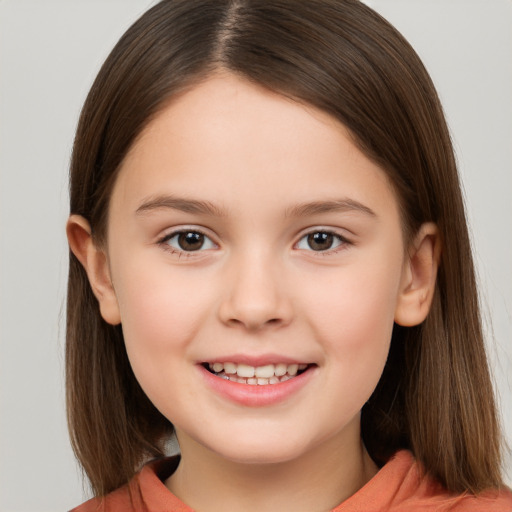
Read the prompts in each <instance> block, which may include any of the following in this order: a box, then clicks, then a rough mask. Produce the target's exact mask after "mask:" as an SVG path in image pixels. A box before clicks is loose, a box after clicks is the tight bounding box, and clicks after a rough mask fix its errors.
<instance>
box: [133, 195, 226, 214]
mask: <svg viewBox="0 0 512 512" xmlns="http://www.w3.org/2000/svg"><path fill="white" fill-rule="evenodd" d="M167 208H170V209H173V210H179V211H182V212H185V213H195V214H203V215H211V216H215V217H225V216H226V215H227V212H226V211H225V210H224V209H222V208H220V207H219V206H217V205H215V204H213V203H210V202H209V201H201V200H197V199H186V198H182V197H174V196H167V195H166V196H155V197H151V198H149V199H147V200H145V201H144V202H143V203H142V204H141V205H140V206H139V207H138V208H137V210H136V211H135V213H136V214H137V215H144V214H145V213H148V212H151V211H154V210H160V209H167Z"/></svg>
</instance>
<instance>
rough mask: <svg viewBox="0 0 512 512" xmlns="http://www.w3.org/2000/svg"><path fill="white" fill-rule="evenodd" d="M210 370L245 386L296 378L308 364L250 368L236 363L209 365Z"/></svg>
mask: <svg viewBox="0 0 512 512" xmlns="http://www.w3.org/2000/svg"><path fill="white" fill-rule="evenodd" d="M208 366H209V368H210V370H211V371H212V372H214V373H216V374H218V375H219V374H220V375H219V376H222V377H223V378H227V379H229V380H232V381H233V382H242V383H244V384H260V385H265V384H277V383H278V382H283V381H284V380H288V379H290V378H291V377H295V375H297V373H298V372H299V371H302V370H305V369H306V368H307V367H308V365H307V364H288V365H287V364H285V363H278V364H267V365H265V366H256V367H255V366H250V365H248V364H242V363H240V364H236V363H229V362H228V363H218V362H216V363H209V364H208Z"/></svg>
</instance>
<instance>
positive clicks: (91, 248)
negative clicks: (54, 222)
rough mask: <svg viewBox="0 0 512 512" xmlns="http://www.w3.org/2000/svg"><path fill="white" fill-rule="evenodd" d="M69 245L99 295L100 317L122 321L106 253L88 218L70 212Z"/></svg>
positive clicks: (108, 320) (113, 323) (95, 292)
mask: <svg viewBox="0 0 512 512" xmlns="http://www.w3.org/2000/svg"><path fill="white" fill-rule="evenodd" d="M66 234H67V237H68V242H69V247H70V249H71V251H72V252H73V254H74V255H75V256H76V258H77V259H78V260H79V261H80V263H81V264H82V266H83V267H84V269H85V271H86V273H87V277H88V278H89V283H90V285H91V288H92V291H93V293H94V295H95V296H96V298H97V299H98V302H99V305H100V312H101V316H102V317H103V319H104V320H105V321H106V322H107V323H109V324H112V325H117V324H120V323H121V314H120V311H119V305H118V303H117V297H116V294H115V290H114V287H113V286H112V281H111V278H110V269H109V266H108V260H107V255H106V254H105V252H104V251H103V250H102V249H100V248H99V247H98V246H97V245H96V244H95V243H94V240H93V238H92V235H91V227H90V225H89V222H88V221H87V220H86V219H85V218H84V217H82V216H80V215H71V216H70V217H69V219H68V222H67V225H66Z"/></svg>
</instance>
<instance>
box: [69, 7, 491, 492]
mask: <svg viewBox="0 0 512 512" xmlns="http://www.w3.org/2000/svg"><path fill="white" fill-rule="evenodd" d="M216 69H225V70H228V71H230V72H232V73H236V74H238V75H239V76H242V77H244V78H246V79H247V80H250V81H253V82H255V83H258V84H260V85H262V86H264V87H266V88H268V89H271V90H273V91H276V92H278V93H280V94H283V95H286V96H288V97H291V98H293V99H295V100H297V101H300V102H302V103H306V104H310V105H313V106H315V107H318V108H320V109H322V110H323V111H325V112H327V113H329V114H330V115H332V116H333V117H334V118H336V119H338V120H339V121H340V122H341V123H343V124H344V125H345V126H346V127H348V129H349V130H350V132H351V133H352V135H353V137H354V140H355V141H356V143H357V144H358V145H359V147H360V148H361V149H362V151H363V152H364V153H365V154H366V155H367V156H368V157H369V158H371V159H373V160H374V161H375V162H377V163H378V164H379V165H380V167H381V168H382V169H383V170H384V171H385V172H386V173H387V174H388V176H389V178H390V181H391V182H392V183H393V185H394V187H395V190H396V192H397V196H398V198H399V202H400V206H401V212H402V222H403V227H404V232H405V234H406V238H407V237H410V236H412V235H413V234H414V233H415V232H416V231H417V229H418V228H419V226H420V225H421V224H422V223H424V222H427V221H432V222H435V223H436V224H437V226H438V228H439V232H440V236H441V239H442V245H443V252H442V256H441V263H440V269H439V273H438V279H437V285H436V291H435V296H434V301H433V304H432V308H431V311H430V313H429V315H428V317H427V319H426V320H425V321H424V322H423V323H422V324H421V325H419V326H417V327H409V328H405V327H399V326H395V329H394V332H393V337H392V342H391V350H390V354H389V357H388V361H387V364H386V367H385V369H384V373H383V375H382V378H381V380H380V382H379V384H378V386H377V389H376V390H375V392H374V393H373V395H372V397H371V398H370V400H369V401H368V403H367V404H365V406H364V408H363V411H362V420H361V422H362V435H363V439H364V442H365V444H366V447H367V449H368V451H369V453H370V455H371V456H372V457H373V459H374V460H375V461H376V462H377V463H378V464H384V463H385V462H386V461H387V460H388V459H389V457H390V456H391V455H392V454H393V453H394V452H396V451H397V450H398V449H401V448H407V449H410V450H411V451H412V452H413V453H414V455H415V457H416V458H417V459H418V460H419V461H420V462H421V463H422V464H423V466H424V467H425V469H426V471H427V472H429V473H430V474H431V475H432V476H433V477H435V478H436V479H438V480H439V481H440V482H441V483H442V484H443V485H444V486H445V487H446V488H447V489H448V490H451V491H458V492H461V491H470V492H475V493H476V492H479V491H481V490H483V489H485V488H489V487H498V486H500V485H501V479H500V432H499V428H498V422H497V418H496V411H495V406H494V398H493V390H492V386H491V383H490V378H489V373H488V366H487V362H486V354H485V350H484V343H483V336H482V329H481V321H480V313H479V306H478V297H477V288H476V284H475V277H474V269H473V261H472V256H471V248H470V242H469V237H468V232H467V226H466V219H465V212H464V204H463V200H462V196H461V191H460V185H459V178H458V174H457V169H456V164H455V160H454V155H453V149H452V145H451V141H450V136H449V133H448V129H447V126H446V122H445V119H444V115H443V112H442V108H441V105H440V102H439V99H438V97H437V94H436V91H435V89H434V86H433V84H432V82H431V80H430V78H429V76H428V74H427V72H426V70H425V68H424V67H423V65H422V63H421V61H420V60H419V58H418V56H417V55H416V53H415V52H414V50H413V49H412V48H411V47H410V45H409V44H408V43H407V42H406V41H405V40H404V38H403V37H402V36H401V35H400V34H399V33H398V32H397V31H396V30H395V29H394V28H393V27H392V26H391V25H390V24H389V23H388V22H386V21H385V20H384V19H383V18H381V17H380V16H379V15H378V14H376V13H375V12H373V11H372V10H371V9H370V8H368V7H366V6H365V5H364V4H362V3H360V2H359V1H357V0H294V1H293V0H164V1H162V2H160V3H159V4H157V5H156V6H155V7H153V8H152V9H150V10H149V11H148V12H147V13H146V14H144V15H143V16H142V17H141V18H140V19H139V20H138V21H137V22H136V23H135V24H134V25H133V26H132V27H131V28H130V29H129V30H128V31H127V32H126V33H125V34H124V35H123V37H122V38H121V40H120V41H119V43H118V44H117V45H116V47H115V48H114V50H113V51H112V53H111V54H110V56H109V57H108V59H107V60H106V62H105V64H104V65H103V67H102V69H101V71H100V73H99V75H98V77H97V78H96V81H95V82H94V84H93V86H92V89H91V91H90V93H89V96H88V98H87V100H86V102H85V105H84V107H83V110H82V113H81V117H80V121H79V125H78V129H77V133H76V139H75V144H74V149H73V156H72V162H71V185H70V189H71V213H73V214H79V215H82V216H84V217H85V218H86V219H87V220H88V221H89V222H90V224H91V228H92V233H93V237H94V238H95V241H96V242H97V243H98V244H102V243H104V242H105V237H106V235H107V234H106V225H107V218H108V206H109V198H110V195H111V192H112V187H113V185H114V183H115V180H116V176H117V173H118V171H119V169H120V166H121V164H122V162H123V159H124V157H125V156H126V154H127V152H128V150H129V149H130V147H131V146H132V145H133V143H134V141H135V140H136V138H137V136H138V135H139V134H140V133H141V131H142V130H143V128H144V127H145V126H146V125H147V124H148V123H149V122H150V120H151V119H152V118H153V117H154V116H155V115H156V114H157V113H158V112H159V111H160V110H161V109H162V108H163V106H164V105H165V104H166V102H167V101H168V100H169V99H170V98H172V97H173V96H174V95H175V94H177V93H178V92H182V91H184V90H186V89H187V88H190V87H192V86H194V85H195V84H197V83H198V82H199V81H201V80H203V79H204V78H206V77H207V76H208V75H209V74H211V73H212V72H213V71H215V70H216ZM66 380H67V406H68V419H69V428H70V433H71V440H72V445H73V448H74V450H75V453H76V455H77V457H78V459H79V460H80V462H81V464H82V466H83V468H84V469H85V471H86V473H87V475H88V477H89V480H90V482H91V485H92V488H93V490H94V492H95V494H96V495H103V494H106V493H108V492H110V491H111V490H113V489H115V488H117V487H119V486H120V485H122V484H123V483H125V482H126V481H128V480H129V479H130V478H131V477H132V476H133V474H134V472H135V471H136V470H137V469H138V468H139V467H140V465H141V464H143V463H144V462H145V461H147V460H148V459H149V458H152V457H158V456H162V455H163V453H164V443H165V441H166V439H167V438H168V436H169V435H170V433H171V432H172V425H171V424H170V422H169V421H168V420H167V419H166V418H165V417H164V416H162V415H161V414H160V413H159V412H158V411H157V410H156V408H155V407H154V406H153V405H152V404H151V402H150V401H149V399H148V398H147V397H146V395H145V394H144V392H143V391H142V389H141V388H140V386H139V384H138V383H137V381H136V379H135V377H134V375H133V373H132V370H131V368H130V364H129V361H128V358H127V355H126V352H125V348H124V342H123V335H122V330H121V327H120V326H111V325H108V324H107V323H106V322H104V321H103V319H102V318H101V315H100V312H99V308H98V304H97V301H96V299H95V297H94V295H93V293H92V291H91V288H90V286H89V283H88V280H87V276H86V273H85V271H84V269H83V268H82V266H81V265H80V263H79V262H78V260H77V259H76V258H75V257H74V256H73V255H72V254H71V255H70V270H69V285H68V302H67V344H66Z"/></svg>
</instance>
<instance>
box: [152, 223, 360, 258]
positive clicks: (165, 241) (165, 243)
mask: <svg viewBox="0 0 512 512" xmlns="http://www.w3.org/2000/svg"><path fill="white" fill-rule="evenodd" d="M190 234H193V235H201V236H202V237H204V239H203V244H202V245H201V247H199V248H198V249H196V250H192V251H187V250H185V249H182V248H178V247H173V246H172V245H170V244H169V241H170V240H172V239H173V238H176V237H179V236H180V235H190ZM315 235H323V236H324V237H325V236H331V237H333V239H335V240H337V245H336V246H335V247H334V248H328V249H326V250H319V251H315V250H313V249H312V248H311V246H310V249H304V248H300V247H299V245H300V244H301V242H302V241H303V240H305V239H306V240H307V238H308V237H311V236H315ZM206 241H208V244H210V245H211V246H213V247H207V248H206V249H205V248H204V244H205V243H206ZM310 242H311V240H310V241H307V242H306V243H308V245H309V243H310ZM157 243H158V245H160V246H162V247H163V248H164V249H165V250H167V251H170V252H171V254H178V255H179V257H180V258H181V256H183V255H184V256H185V257H193V256H197V255H198V253H201V252H203V251H204V250H207V249H211V248H215V247H218V246H217V244H216V243H215V242H213V241H212V240H211V238H210V237H209V236H208V235H207V234H206V233H204V232H203V231H201V230H200V229H179V230H177V231H173V232H171V233H168V234H166V235H165V236H163V237H162V238H161V239H160V240H158V242H157ZM349 245H352V242H350V240H347V238H345V237H344V236H342V235H340V234H339V233H336V232H335V231H332V230H328V229H316V230H312V231H309V232H307V233H305V234H303V235H302V236H301V238H300V239H299V241H298V242H296V243H295V244H294V246H293V247H294V249H295V248H297V249H299V250H305V251H307V252H311V253H313V254H317V255H319V256H328V255H330V254H335V253H337V252H339V251H341V250H343V249H345V248H346V247H347V246H349Z"/></svg>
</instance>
